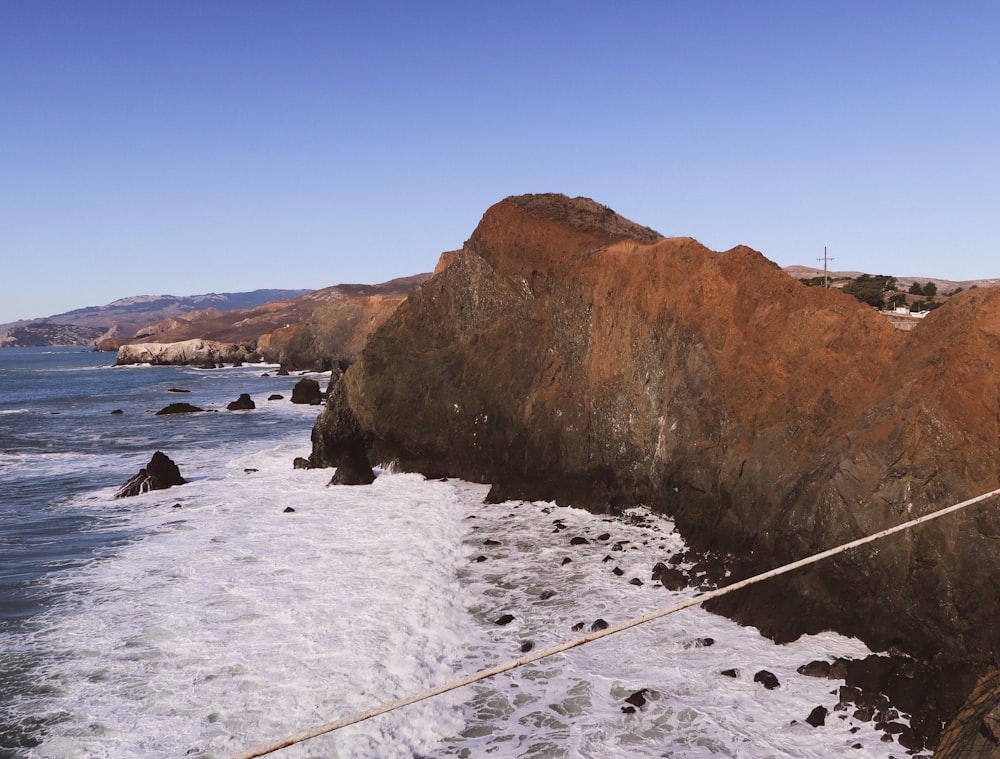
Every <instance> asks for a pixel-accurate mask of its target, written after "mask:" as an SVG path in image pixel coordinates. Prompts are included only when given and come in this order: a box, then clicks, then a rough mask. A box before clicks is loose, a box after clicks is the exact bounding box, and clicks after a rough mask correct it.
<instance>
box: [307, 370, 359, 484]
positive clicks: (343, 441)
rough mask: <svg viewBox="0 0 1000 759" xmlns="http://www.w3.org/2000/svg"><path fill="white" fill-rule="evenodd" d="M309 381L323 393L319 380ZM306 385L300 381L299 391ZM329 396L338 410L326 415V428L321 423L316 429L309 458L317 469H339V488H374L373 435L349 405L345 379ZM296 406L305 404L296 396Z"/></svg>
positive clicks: (336, 385)
mask: <svg viewBox="0 0 1000 759" xmlns="http://www.w3.org/2000/svg"><path fill="white" fill-rule="evenodd" d="M308 381H309V382H312V383H313V384H314V385H316V390H317V391H318V390H319V383H318V382H316V380H308ZM303 382H306V380H300V381H299V383H298V384H297V385H296V386H295V387H296V389H298V388H299V386H300V385H302V383H303ZM329 395H330V398H331V399H333V400H334V401H335V403H334V407H333V409H332V410H331V411H330V413H328V414H323V415H322V417H321V421H322V424H320V420H318V421H317V422H316V426H314V427H313V432H312V441H313V450H312V453H311V454H310V455H309V461H310V463H312V465H313V466H314V467H328V466H335V467H337V473H336V474H335V475H334V480H335V481H337V482H336V484H343V485H348V484H351V485H370V484H371V483H372V482H374V481H375V472H374V470H373V469H372V466H371V462H370V461H369V458H368V453H367V451H368V445H369V442H370V440H369V439H370V435H369V434H368V433H365V432H362V430H361V426H360V425H359V424H358V420H357V419H356V418H355V417H354V413H353V412H352V411H351V409H350V406H349V405H348V404H347V402H346V398H347V386H346V385H345V384H344V378H343V377H341V378H340V380H338V381H337V383H336V384H335V385H333V387H331V388H330V393H329ZM292 402H293V403H303V402H305V401H302V400H299V401H296V400H295V393H293V394H292ZM331 484H333V482H331Z"/></svg>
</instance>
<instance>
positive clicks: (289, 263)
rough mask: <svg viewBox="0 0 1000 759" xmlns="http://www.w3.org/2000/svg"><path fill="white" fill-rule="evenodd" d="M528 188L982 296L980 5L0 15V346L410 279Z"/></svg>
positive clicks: (31, 3)
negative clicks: (19, 331)
mask: <svg viewBox="0 0 1000 759" xmlns="http://www.w3.org/2000/svg"><path fill="white" fill-rule="evenodd" d="M526 192H562V193H566V194H567V195H585V196H588V197H591V198H594V199H595V200H597V201H599V202H601V203H604V204H606V205H608V206H610V207H611V208H613V209H615V210H616V211H618V212H619V213H621V214H622V215H624V216H627V217H629V218H631V219H633V220H634V221H637V222H639V223H641V224H644V225H648V226H651V227H653V228H654V229H657V230H658V231H660V232H662V233H663V234H666V235H690V236H692V237H695V238H697V239H699V240H700V241H701V242H703V243H704V244H706V245H708V246H709V247H710V248H713V249H715V250H725V249H727V248H730V247H732V246H734V245H737V244H740V243H742V244H746V245H749V246H751V247H753V248H756V249H757V250H760V251H761V252H762V253H763V254H764V255H766V256H767V257H768V258H770V259H772V260H774V261H776V262H777V263H779V264H781V265H783V266H784V265H789V264H794V263H798V264H805V265H821V264H819V263H818V262H817V260H816V259H817V258H818V257H820V256H822V253H823V246H827V248H828V249H829V254H830V256H831V257H833V259H834V261H833V262H832V263H831V268H832V269H837V270H859V271H867V272H870V273H873V274H893V275H896V276H910V275H913V276H926V277H931V276H934V277H940V278H947V279H955V280H963V279H973V278H987V277H1000V255H998V253H1000V250H998V248H1000V246H998V231H1000V229H998V227H1000V3H998V2H995V1H994V0H981V1H979V2H965V1H963V0H957V1H956V2H950V3H944V2H923V1H921V0H907V1H905V2H904V1H899V2H894V1H892V0H883V1H879V2H870V1H869V0H865V2H857V1H854V0H838V1H837V2H823V3H819V2H809V1H806V0H790V1H788V2H777V1H769V0H754V1H751V0H738V1H737V0H730V1H725V0H685V1H684V2H680V1H679V0H658V1H650V2H642V1H640V0H636V1H634V2H628V1H627V0H623V1H620V2H589V1H588V0H573V1H572V2H569V1H567V2H544V1H543V0H532V1H530V2H519V1H518V0H505V2H474V1H472V0H456V1H455V2H435V0H423V1H422V2H379V1H377V0H366V1H365V2H334V1H329V2H311V1H308V0H288V1H287V2H275V1H271V0H269V1H268V2H256V1H254V0H238V1H237V0H232V1H229V2H223V1H221V0H219V1H213V0H197V1H194V0H191V1H188V0H170V1H169V2H154V0H122V1H121V2H110V1H108V2H100V1H97V0H94V1H91V0H59V1H58V2H52V1H50V0H0V323H2V322H8V321H13V320H15V319H19V318H34V317H40V316H48V315H52V314H56V313H60V312H63V311H67V310H70V309H73V308H78V307H83V306H90V305H101V304H104V303H108V302H110V301H112V300H115V299H117V298H121V297H125V296H129V295H140V294H161V293H169V294H173V295H194V294H199V293H205V292H223V291H242V290H254V289H257V288H266V287H280V288H318V287H326V286H328V285H333V284H338V283H341V282H366V283H374V282H381V281H385V280H387V279H391V278H393V277H398V276H404V275H409V274H414V273H417V272H423V271H429V270H430V269H432V268H433V266H434V264H435V262H436V261H437V258H438V255H439V254H440V253H441V252H442V251H445V250H452V249H455V248H458V247H460V246H461V245H462V243H463V242H464V241H465V240H466V239H467V238H468V237H469V235H470V234H471V232H472V230H473V229H474V228H475V226H476V224H477V223H478V221H479V218H480V217H481V216H482V214H483V212H484V211H485V210H486V209H487V208H488V207H489V206H490V205H491V204H493V203H495V202H497V201H499V200H501V199H502V198H504V197H506V196H508V195H514V194H521V193H526Z"/></svg>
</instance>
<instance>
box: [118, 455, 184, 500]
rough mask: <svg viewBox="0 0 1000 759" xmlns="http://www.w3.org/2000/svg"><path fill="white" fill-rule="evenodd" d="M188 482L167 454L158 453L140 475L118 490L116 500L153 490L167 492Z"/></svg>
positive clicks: (140, 471)
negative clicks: (170, 488) (167, 489)
mask: <svg viewBox="0 0 1000 759" xmlns="http://www.w3.org/2000/svg"><path fill="white" fill-rule="evenodd" d="M186 481H187V480H185V479H184V478H183V477H181V471H180V469H179V468H178V467H177V464H175V463H174V462H173V461H172V460H171V459H170V457H169V456H167V455H166V454H164V453H162V452H160V451H157V452H156V453H154V454H153V457H152V458H151V459H150V460H149V463H148V464H146V466H144V467H143V468H142V469H140V470H139V472H138V474H136V475H135V476H133V477H131V478H130V479H129V481H128V482H126V483H125V484H124V485H122V486H121V487H120V488H119V489H118V491H117V492H116V493H115V498H129V497H131V496H135V495H140V494H141V493H148V492H149V491H151V490H165V489H166V488H169V487H173V486H174V485H183V484H184V483H185V482H186Z"/></svg>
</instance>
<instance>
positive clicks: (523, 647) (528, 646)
mask: <svg viewBox="0 0 1000 759" xmlns="http://www.w3.org/2000/svg"><path fill="white" fill-rule="evenodd" d="M534 647H535V644H534V643H533V642H532V641H530V640H526V641H524V643H522V644H521V653H522V654H526V653H528V652H529V651H530V650H531V649H533V648H534Z"/></svg>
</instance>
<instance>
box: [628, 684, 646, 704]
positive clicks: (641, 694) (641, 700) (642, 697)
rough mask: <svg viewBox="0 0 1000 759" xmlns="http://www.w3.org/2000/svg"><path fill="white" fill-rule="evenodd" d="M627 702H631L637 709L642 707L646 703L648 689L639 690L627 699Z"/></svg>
mask: <svg viewBox="0 0 1000 759" xmlns="http://www.w3.org/2000/svg"><path fill="white" fill-rule="evenodd" d="M625 703H627V704H631V705H632V706H634V707H635V708H636V709H641V708H642V707H644V706H645V705H646V689H645V688H643V689H642V690H637V691H636V692H635V693H633V694H632V695H631V696H629V697H628V698H626V699H625Z"/></svg>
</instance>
